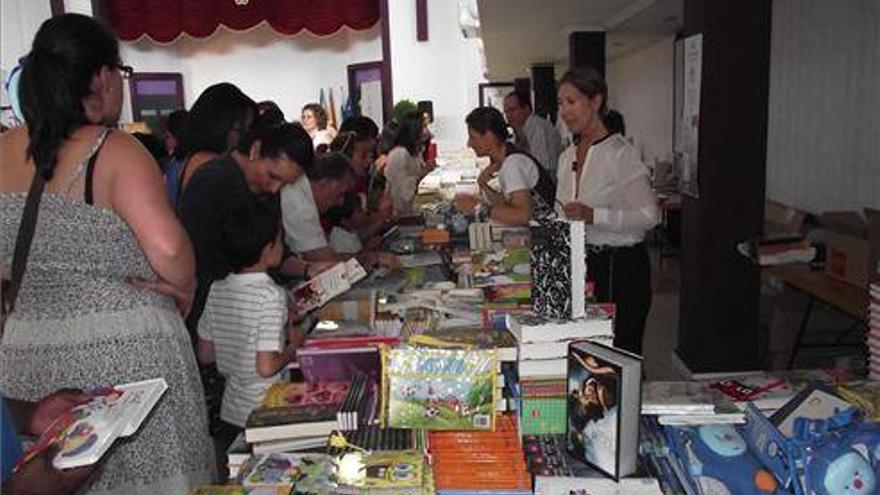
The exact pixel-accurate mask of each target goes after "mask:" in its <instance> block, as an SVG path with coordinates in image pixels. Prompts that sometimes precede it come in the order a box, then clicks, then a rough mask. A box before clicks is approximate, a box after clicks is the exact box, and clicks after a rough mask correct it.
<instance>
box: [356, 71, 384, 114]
mask: <svg viewBox="0 0 880 495" xmlns="http://www.w3.org/2000/svg"><path fill="white" fill-rule="evenodd" d="M361 115H363V116H365V117H369V118H371V119H373V122H382V81H367V82H364V83H362V84H361Z"/></svg>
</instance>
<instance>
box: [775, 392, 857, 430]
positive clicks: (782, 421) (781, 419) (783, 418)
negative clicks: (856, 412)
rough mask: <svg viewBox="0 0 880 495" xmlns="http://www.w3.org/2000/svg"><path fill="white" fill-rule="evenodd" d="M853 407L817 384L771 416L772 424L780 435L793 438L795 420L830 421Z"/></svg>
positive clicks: (834, 393)
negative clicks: (832, 417) (829, 419)
mask: <svg viewBox="0 0 880 495" xmlns="http://www.w3.org/2000/svg"><path fill="white" fill-rule="evenodd" d="M852 407H855V406H853V404H851V403H850V402H848V401H847V400H845V399H844V398H842V397H840V396H839V395H838V394H837V392H836V391H835V390H834V389H833V388H831V387H827V386H824V385H822V384H819V383H815V384H812V385H810V386H808V387H807V388H805V389H804V390H802V391H801V392H800V393H799V394H797V395H796V396H795V397H794V398H793V399H791V400H790V401H788V402H787V403H786V404H785V405H784V406H782V407H781V408H779V410H777V411H776V412H775V413H773V415H772V416H770V422H771V423H773V425H774V426H776V428H778V429H779V432H780V433H782V434H783V435H785V436H786V437H788V438H792V437H794V420H795V419H797V418H806V419H813V420H817V419H828V418H830V417H831V416H834V415H835V414H837V413H839V412H841V411H844V410H846V409H850V408H852Z"/></svg>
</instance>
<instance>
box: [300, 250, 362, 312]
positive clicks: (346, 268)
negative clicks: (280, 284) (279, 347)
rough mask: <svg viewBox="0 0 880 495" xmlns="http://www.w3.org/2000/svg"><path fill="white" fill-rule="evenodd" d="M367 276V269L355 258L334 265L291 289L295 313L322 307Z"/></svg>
mask: <svg viewBox="0 0 880 495" xmlns="http://www.w3.org/2000/svg"><path fill="white" fill-rule="evenodd" d="M366 276H367V272H366V270H365V269H364V267H362V266H361V265H360V263H358V261H357V260H356V259H355V258H351V259H350V260H348V261H344V262H341V263H337V264H336V265H333V266H332V267H330V268H329V269H327V270H325V271H323V272H321V273H319V274H318V275H316V276H315V277H314V278H312V279H311V280H308V281H306V282H303V283H301V284H300V285H297V286H296V287H294V288H293V289H291V304H292V305H293V310H294V313H296V314H305V313H307V312H309V311H312V310H314V309H316V308H320V307H321V306H323V305H324V304H326V303H327V302H328V301H330V300H331V299H333V298H334V297H336V296H338V295H340V294H342V293H344V292H346V291H347V290H349V289H351V286H352V285H353V284H354V283H355V282H357V281H359V280H361V279H363V278H365V277H366Z"/></svg>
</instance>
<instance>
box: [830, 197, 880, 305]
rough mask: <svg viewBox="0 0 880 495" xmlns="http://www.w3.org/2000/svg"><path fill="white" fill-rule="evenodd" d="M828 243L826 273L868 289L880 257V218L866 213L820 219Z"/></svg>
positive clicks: (834, 214) (840, 214) (838, 213)
mask: <svg viewBox="0 0 880 495" xmlns="http://www.w3.org/2000/svg"><path fill="white" fill-rule="evenodd" d="M819 221H820V224H821V226H822V232H821V234H820V236H819V238H820V240H822V241H824V242H825V246H826V254H825V273H827V274H828V275H829V276H831V277H834V278H837V279H839V280H843V281H844V282H848V283H851V284H853V285H857V286H859V287H865V288H867V287H868V283H869V282H870V281H871V280H872V279H874V278H875V276H876V273H877V268H876V266H877V261H878V259H880V258H878V257H880V215H877V214H875V213H874V212H872V211H866V215H862V214H861V213H860V212H851V211H840V212H826V213H823V214H822V215H821V217H820V218H819Z"/></svg>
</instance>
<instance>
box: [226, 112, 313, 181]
mask: <svg viewBox="0 0 880 495" xmlns="http://www.w3.org/2000/svg"><path fill="white" fill-rule="evenodd" d="M257 141H259V142H260V156H262V157H265V158H280V157H281V155H282V154H283V155H286V156H287V158H290V159H291V160H293V161H294V162H296V163H297V164H298V165H299V166H300V168H302V169H303V171H305V172H306V173H308V172H309V170H310V169H311V168H312V163H313V162H314V159H315V151H314V149H313V147H312V138H311V137H309V133H308V132H306V130H305V129H303V128H302V126H301V125H299V124H282V125H276V124H275V121H274V120H273V118H272V116H271V115H270V116H266V115H261V116H260V117H257V120H255V121H254V123H253V125H251V128H250V129H249V130H248V132H247V134H246V135H245V137H244V138H243V139H242V140H241V142H239V143H238V148H237V149H238V151H239V152H240V153H244V154H245V155H247V154H248V153H250V150H251V146H253V145H254V143H255V142H257Z"/></svg>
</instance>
